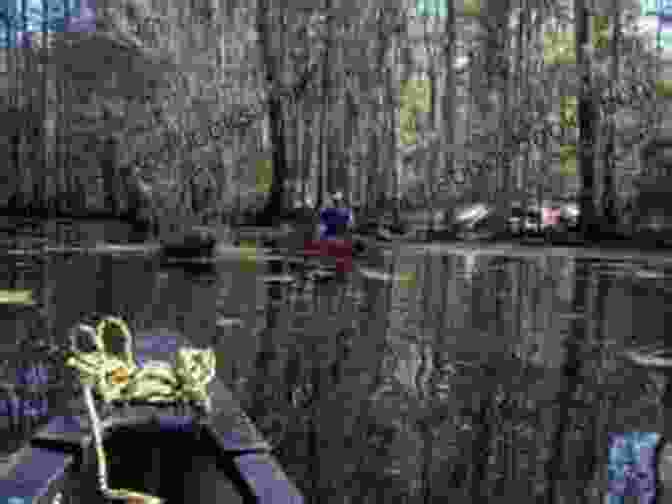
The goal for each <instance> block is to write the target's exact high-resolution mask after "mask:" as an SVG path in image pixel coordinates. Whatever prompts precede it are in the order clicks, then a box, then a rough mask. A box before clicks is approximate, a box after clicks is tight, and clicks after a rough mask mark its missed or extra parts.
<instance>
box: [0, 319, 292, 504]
mask: <svg viewBox="0 0 672 504" xmlns="http://www.w3.org/2000/svg"><path fill="white" fill-rule="evenodd" d="M187 343H188V342H184V341H183V340H182V338H181V337H180V336H179V335H176V333H174V332H165V331H164V332H163V333H162V334H152V335H149V337H147V335H144V336H143V335H139V338H138V339H137V347H138V348H137V350H138V354H139V357H140V360H147V359H160V360H166V359H167V358H169V356H170V355H171V354H173V353H174V351H175V350H176V348H177V347H178V346H180V345H184V344H187ZM210 392H211V394H212V399H213V412H212V414H211V415H209V416H208V417H206V418H202V419H201V418H198V417H197V416H194V415H193V414H191V412H180V411H175V409H174V408H172V407H168V408H157V407H150V406H141V405H135V406H130V407H128V408H127V409H125V410H123V411H116V412H114V413H113V414H111V415H109V416H107V417H105V418H104V419H103V432H104V445H105V449H106V452H107V454H108V460H109V466H110V467H109V482H110V486H111V487H112V488H129V489H132V490H136V491H140V492H145V493H150V494H153V495H157V496H159V497H163V498H165V499H167V502H168V503H181V502H184V503H189V504H191V503H206V502H208V503H210V502H213V503H214V502H227V503H237V502H240V503H260V504H270V503H273V504H280V503H283V504H284V503H288V504H289V503H292V504H302V503H303V498H302V496H301V495H300V493H299V492H298V491H297V489H296V487H295V486H294V485H293V484H292V483H291V482H290V481H289V480H288V479H287V477H286V476H285V475H284V473H283V471H282V470H281V468H280V467H279V466H278V464H277V462H276V460H275V458H274V457H273V456H272V455H271V453H270V451H271V447H270V445H269V444H268V443H267V442H266V441H265V440H264V439H263V438H262V437H261V435H260V434H259V432H258V431H257V430H256V428H255V427H254V425H253V424H252V423H251V421H250V420H249V418H248V417H247V416H246V415H245V413H244V412H243V411H242V410H241V408H240V405H239V403H238V402H237V401H236V400H235V398H234V397H233V396H232V394H231V392H230V391H229V389H228V388H227V387H226V386H225V385H224V384H223V383H222V382H219V381H216V382H213V383H212V384H211V385H210ZM77 402H78V401H75V403H73V408H72V411H73V413H72V414H71V415H65V416H58V417H55V418H53V419H52V420H51V421H50V422H49V423H48V424H47V425H46V426H45V427H44V428H43V429H41V430H39V431H38V432H37V433H36V434H35V436H34V437H33V438H32V440H31V441H30V443H29V444H28V445H26V446H25V447H24V448H22V449H21V450H19V451H18V452H17V453H15V454H14V455H12V456H11V457H9V458H8V459H6V460H5V461H0V502H3V503H4V502H7V503H9V504H13V503H16V504H30V503H35V504H51V503H52V502H54V498H56V497H57V496H59V495H61V496H62V501H63V502H68V503H72V504H75V503H80V502H81V503H82V504H94V503H98V502H100V503H102V502H104V501H105V499H104V498H103V497H102V496H101V495H100V494H99V493H98V490H97V479H96V467H95V466H96V463H95V456H94V451H93V440H92V436H91V433H90V430H89V429H88V426H87V424H88V420H87V418H86V417H84V416H82V415H81V414H79V413H80V412H81V411H82V409H81V407H82V405H81V404H77ZM75 412H77V413H75Z"/></svg>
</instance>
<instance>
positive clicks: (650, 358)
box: [624, 349, 672, 368]
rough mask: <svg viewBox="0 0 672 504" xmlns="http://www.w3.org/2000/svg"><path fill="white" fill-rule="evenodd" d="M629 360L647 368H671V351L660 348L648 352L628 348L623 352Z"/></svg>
mask: <svg viewBox="0 0 672 504" xmlns="http://www.w3.org/2000/svg"><path fill="white" fill-rule="evenodd" d="M624 355H625V357H627V358H628V359H629V360H630V361H632V362H633V363H635V364H639V365H640V366H645V367H648V368H672V353H670V350H668V349H660V350H656V351H653V352H650V353H643V352H638V351H636V350H630V351H627V352H625V353H624Z"/></svg>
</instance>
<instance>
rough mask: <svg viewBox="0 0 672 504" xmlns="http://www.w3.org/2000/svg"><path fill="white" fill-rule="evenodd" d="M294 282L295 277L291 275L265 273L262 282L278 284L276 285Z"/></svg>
mask: <svg viewBox="0 0 672 504" xmlns="http://www.w3.org/2000/svg"><path fill="white" fill-rule="evenodd" d="M294 282H296V278H294V277H293V276H292V275H287V274H285V275H266V276H265V277H264V283H267V284H269V283H270V284H278V285H289V284H291V283H294Z"/></svg>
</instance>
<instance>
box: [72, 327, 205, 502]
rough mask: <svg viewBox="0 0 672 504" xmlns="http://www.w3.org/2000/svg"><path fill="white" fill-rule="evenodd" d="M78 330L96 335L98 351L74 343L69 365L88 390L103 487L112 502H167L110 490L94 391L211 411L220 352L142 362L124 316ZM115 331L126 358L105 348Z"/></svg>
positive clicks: (109, 399)
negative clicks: (210, 390)
mask: <svg viewBox="0 0 672 504" xmlns="http://www.w3.org/2000/svg"><path fill="white" fill-rule="evenodd" d="M79 329H81V330H82V331H84V332H86V333H87V334H89V335H90V336H91V337H92V339H93V344H94V347H95V350H94V351H91V352H83V351H80V350H79V349H78V348H77V345H76V344H74V342H73V353H72V355H71V356H70V357H69V358H68V359H67V361H66V364H67V365H68V366H70V367H72V368H74V369H75V370H76V371H77V372H78V375H79V379H80V382H81V383H82V387H83V390H84V401H85V404H86V409H87V412H88V416H89V419H90V421H91V429H92V431H93V439H94V446H95V450H96V457H97V461H98V484H99V487H100V490H101V492H102V493H103V495H104V496H105V497H107V498H109V499H113V500H125V501H127V502H129V503H131V502H132V503H142V504H161V503H162V502H163V500H162V499H160V498H158V497H154V496H152V495H148V494H144V493H141V492H135V491H132V490H128V489H111V488H109V486H108V474H107V458H106V456H105V451H104V450H103V435H102V424H101V421H100V418H99V416H98V412H97V411H96V406H95V401H94V396H93V394H94V392H95V393H96V394H97V395H98V396H99V397H100V398H101V399H102V400H103V402H104V403H106V404H110V403H121V404H128V403H131V402H133V403H149V404H186V403H191V404H193V405H195V406H197V407H199V408H200V409H201V410H202V411H203V412H205V413H206V414H207V413H209V412H210V411H211V408H212V404H211V398H210V396H209V394H208V390H207V385H208V383H210V381H212V379H213V378H214V377H215V353H214V351H213V350H212V349H211V348H209V349H207V350H201V349H198V348H190V347H183V348H180V349H178V351H177V354H176V356H175V361H174V362H173V363H170V362H165V361H156V360H154V361H148V362H146V363H144V364H143V365H142V366H139V365H138V364H137V363H136V360H135V358H134V355H133V348H132V336H131V332H130V330H129V328H128V326H127V325H126V323H125V322H124V321H123V320H122V319H120V318H116V317H105V318H103V319H102V320H101V321H100V322H99V323H98V324H97V325H96V327H95V329H94V328H93V327H91V326H87V325H85V324H80V325H79ZM110 331H118V332H119V333H120V334H121V336H122V337H123V339H124V350H123V355H122V356H121V357H119V356H116V355H114V354H111V353H109V352H108V351H107V349H106V346H105V340H106V335H107V334H108V333H109V332H110Z"/></svg>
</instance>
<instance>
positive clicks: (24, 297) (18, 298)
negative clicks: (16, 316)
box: [0, 289, 35, 305]
mask: <svg viewBox="0 0 672 504" xmlns="http://www.w3.org/2000/svg"><path fill="white" fill-rule="evenodd" d="M0 304H11V305H33V304H35V301H34V300H33V291H31V290H17V289H7V290H0Z"/></svg>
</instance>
